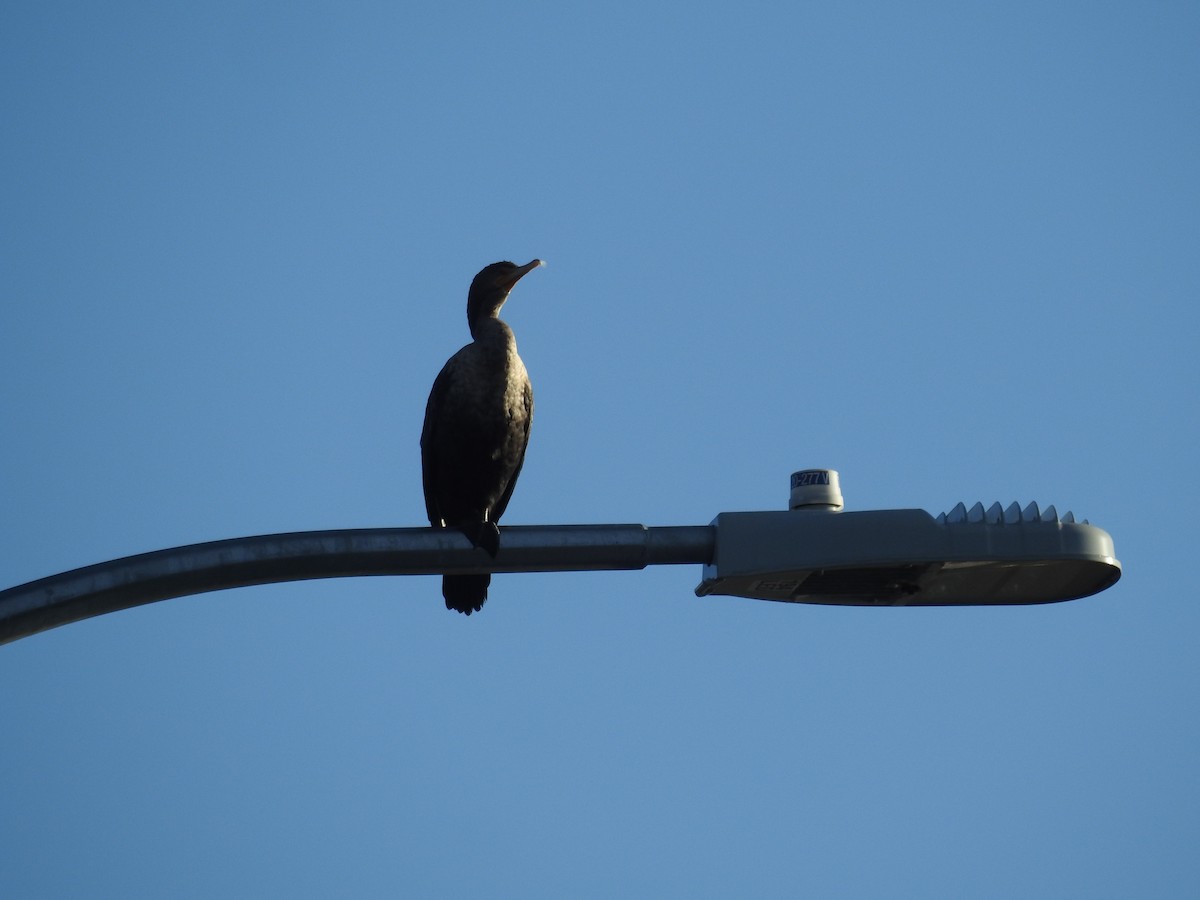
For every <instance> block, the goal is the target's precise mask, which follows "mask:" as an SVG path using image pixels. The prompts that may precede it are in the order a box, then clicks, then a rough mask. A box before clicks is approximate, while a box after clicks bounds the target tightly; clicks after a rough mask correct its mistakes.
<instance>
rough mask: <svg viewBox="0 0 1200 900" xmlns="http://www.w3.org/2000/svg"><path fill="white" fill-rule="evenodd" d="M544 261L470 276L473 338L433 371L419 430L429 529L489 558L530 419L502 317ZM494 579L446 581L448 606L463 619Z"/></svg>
mask: <svg viewBox="0 0 1200 900" xmlns="http://www.w3.org/2000/svg"><path fill="white" fill-rule="evenodd" d="M541 264H542V261H541V260H540V259H535V260H533V262H530V263H527V264H526V265H523V266H518V265H514V264H513V263H511V262H498V263H492V264H491V265H490V266H487V267H486V268H485V269H484V270H483V271H481V272H480V273H479V274H478V275H476V276H475V280H474V281H472V282H471V290H470V292H469V293H468V295H467V323H468V324H469V325H470V326H471V337H472V338H474V340H473V341H472V342H471V343H469V344H467V346H465V347H463V348H462V349H461V350H459V351H458V352H457V353H455V354H454V355H453V356H452V357H450V359H449V360H447V362H446V365H445V366H443V367H442V371H441V372H439V373H438V377H437V379H436V380H435V381H434V382H433V390H432V391H431V392H430V394H429V403H428V404H427V405H426V407H425V427H424V428H423V429H422V431H421V475H422V479H423V481H424V485H425V511H426V513H428V515H429V524H430V525H433V526H434V527H435V528H457V529H458V530H459V531H461V532H462V533H463V534H465V535H466V536H467V537H468V538H469V539H470V541H471V543H472V544H474V545H475V546H476V547H482V548H483V549H484V550H486V551H487V552H488V553H489V554H491V555H492V556H493V557H494V556H495V555H496V553H497V551H498V550H499V549H500V531H499V529H498V528H497V527H496V523H497V522H499V521H500V517H501V516H502V515H503V514H504V510H505V509H506V508H507V507H508V501H509V498H510V497H512V492H513V487H514V486H515V485H516V483H517V476H518V475H520V474H521V465H522V464H523V463H524V462H525V447H526V445H527V444H528V443H529V425H530V422H532V421H533V388H532V386H531V385H530V384H529V375H528V373H527V372H526V371H525V365H524V363H522V362H521V357H519V356H518V355H517V342H516V340H515V338H514V337H513V333H512V329H511V328H509V327H508V325H506V324H505V323H504V322H502V321H501V320H500V318H499V313H500V307H502V306H503V305H504V301H505V300H507V299H508V292H509V291H511V290H512V288H513V285H515V284H516V283H517V281H519V280H520V278H521V277H522V276H523V275H525V274H526V273H527V272H530V271H532V270H533V269H536V268H537V267H538V266H540V265H541ZM491 580H492V576H491V575H488V574H481V575H446V576H444V577H443V578H442V595H443V596H444V597H445V598H446V608H447V609H456V610H458V611H459V612H461V613H466V614H467V615H468V616H469V615H470V614H471V613H472V612H473V611H478V610H479V608H480V607H482V606H483V602H484V601H485V600H486V599H487V589H488V585H489V584H490V583H491Z"/></svg>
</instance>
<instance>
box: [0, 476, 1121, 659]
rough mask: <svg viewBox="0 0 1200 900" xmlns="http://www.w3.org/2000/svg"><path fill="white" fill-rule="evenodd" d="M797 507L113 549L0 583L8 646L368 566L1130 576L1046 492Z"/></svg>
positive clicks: (775, 583)
mask: <svg viewBox="0 0 1200 900" xmlns="http://www.w3.org/2000/svg"><path fill="white" fill-rule="evenodd" d="M791 507H792V508H791V509H789V510H786V511H778V512H731V513H721V514H720V515H718V516H717V517H716V519H714V520H713V522H712V524H710V525H687V526H668V527H646V526H644V525H554V526H528V525H526V526H507V527H504V528H503V529H502V534H503V537H502V540H501V542H500V552H499V554H498V555H497V556H496V558H495V559H492V558H491V557H489V556H488V555H487V554H486V553H485V552H484V551H482V550H479V549H478V548H475V547H472V546H471V544H470V542H469V541H468V540H467V539H466V538H465V537H464V536H463V535H462V534H460V533H459V532H458V531H456V530H454V529H434V528H367V529H348V530H338V531H307V532H297V533H293V534H275V535H255V536H251V537H243V538H233V539H230V540H223V541H213V542H210V543H204V544H192V545H189V546H186V547H175V548H172V549H169V550H157V551H154V552H151V553H143V554H139V555H137V556H130V557H125V558H123V559H116V560H110V561H108V562H103V563H98V564H96V565H92V566H86V567H84V568H82V569H74V570H72V571H69V572H63V573H61V574H58V575H51V576H49V577H47V578H42V579H39V580H38V581H32V582H29V583H28V584H23V585H18V586H17V587H12V588H8V589H7V590H3V591H0V643H6V642H8V641H14V640H18V639H19V638H23V637H27V636H29V635H32V634H36V633H38V632H41V631H46V630H48V629H50V628H55V627H57V626H59V625H66V624H68V623H71V622H77V621H80V620H81V619H86V618H90V617H92V616H97V615H103V614H104V613H109V612H116V611H117V610H121V609H128V608H130V607H134V606H140V605H143V604H146V603H152V602H155V601H157V600H166V599H170V598H172V597H182V596H186V595H190V594H200V593H204V592H206V591H215V590H223V589H228V588H234V587H245V586H248V585H254V584H268V583H273V582H284V581H299V580H304V579H312V578H344V577H354V576H364V575H436V574H446V573H468V572H562V571H585V570H618V569H644V568H645V567H646V566H650V565H681V564H699V565H701V566H703V570H702V580H701V582H700V585H699V586H698V587H697V588H696V594H697V595H698V596H707V595H710V594H724V595H731V596H739V597H751V598H755V599H761V600H780V601H785V602H793V603H823V604H840V605H849V606H973V605H992V604H1007V605H1016V604H1030V603H1051V602H1055V601H1060V600H1074V599H1077V598H1080V597H1086V596H1089V595H1090V594H1095V593H1097V592H1099V591H1102V590H1105V589H1106V588H1108V587H1111V586H1112V585H1113V584H1115V583H1116V582H1117V580H1118V579H1119V578H1120V577H1121V564H1120V563H1119V562H1118V561H1117V559H1116V558H1115V556H1114V550H1113V541H1112V538H1111V537H1110V536H1109V535H1108V533H1107V532H1105V531H1103V530H1102V529H1100V528H1097V527H1095V526H1093V525H1090V524H1089V523H1087V522H1082V523H1079V522H1076V521H1075V519H1074V517H1073V516H1072V515H1071V514H1070V513H1066V514H1065V515H1062V516H1059V515H1058V513H1057V512H1056V511H1055V509H1054V507H1053V506H1051V507H1047V508H1046V509H1045V510H1040V509H1039V508H1038V506H1037V504H1036V503H1031V504H1029V505H1028V506H1026V507H1024V508H1021V507H1020V506H1018V505H1017V504H1015V503H1014V504H1012V505H1011V506H1009V507H1008V508H1006V509H1005V508H1001V507H1000V505H999V504H993V505H992V506H991V507H990V508H988V509H985V508H984V507H983V505H982V504H978V503H977V504H975V506H973V507H972V508H971V509H969V510H968V509H967V508H966V507H965V505H964V504H961V503H960V504H959V505H958V506H956V507H955V508H954V509H953V510H951V511H950V512H949V513H944V514H942V515H939V516H937V517H936V518H935V517H934V516H931V515H930V514H929V513H927V512H925V511H924V510H920V509H889V510H868V511H863V512H844V511H843V510H842V498H841V492H840V489H839V486H838V476H837V472H834V471H832V470H827V469H816V470H814V469H809V470H804V471H802V472H797V473H795V474H794V475H793V476H792V498H791Z"/></svg>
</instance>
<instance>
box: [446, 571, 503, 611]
mask: <svg viewBox="0 0 1200 900" xmlns="http://www.w3.org/2000/svg"><path fill="white" fill-rule="evenodd" d="M491 583H492V576H491V575H489V574H487V573H486V572H484V573H483V574H481V575H445V576H443V577H442V596H443V597H445V598H446V609H456V610H458V611H459V612H460V613H466V614H467V615H468V616H469V615H470V614H471V613H473V612H479V610H480V608H481V607H482V606H483V604H484V601H486V600H487V589H488V585H489V584H491Z"/></svg>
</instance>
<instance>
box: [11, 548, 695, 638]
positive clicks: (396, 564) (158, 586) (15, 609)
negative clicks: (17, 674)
mask: <svg viewBox="0 0 1200 900" xmlns="http://www.w3.org/2000/svg"><path fill="white" fill-rule="evenodd" d="M715 542H716V531H715V529H714V528H713V527H712V526H711V525H684V526H667V527H650V528H648V527H646V526H645V525H549V526H547V525H533V526H521V525H516V526H508V527H505V528H503V529H502V531H501V540H500V553H499V554H498V555H497V557H496V558H495V559H494V560H493V559H491V558H490V557H489V556H488V555H487V554H486V553H485V552H484V551H483V550H479V549H477V548H475V547H472V546H471V544H470V542H469V541H468V540H467V539H466V538H465V537H464V536H463V535H462V534H460V533H459V532H457V531H454V530H452V529H433V528H362V529H350V530H341V531H302V532H295V533H292V534H269V535H255V536H253V537H243V538H234V539H231V540H224V541H213V542H211V543H204V544H191V545H189V546H186V547H175V548H172V549H169V550H157V551H154V552H152V553H142V554H139V555H137V556H128V557H125V558H124V559H115V560H111V561H109V562H103V563H98V564H96V565H94V566H87V567H85V568H82V569H74V570H72V571H70V572H63V573H61V574H59V575H51V576H49V577H48V578H42V579H40V580H38V581H31V582H29V583H28V584H22V585H18V586H17V587H13V588H8V589H7V590H4V591H0V643H7V642H9V641H15V640H18V639H19V638H23V637H27V636H29V635H32V634H37V633H38V632H40V631H46V630H48V629H50V628H55V627H57V626H59V625H66V624H69V623H71V622H78V621H80V620H81V619H87V618H90V617H91V616H98V615H103V614H104V613H110V612H116V611H118V610H122V609H129V608H130V607H133V606H141V605H143V604H146V603H153V602H155V601H157V600H168V599H170V598H172V597H183V596H187V595H189V594H200V593H204V592H206V591H217V590H224V589H227V588H236V587H246V586H248V585H254V584H267V583H271V582H281V581H300V580H304V579H312V578H349V577H355V576H363V575H433V574H442V573H447V572H449V573H457V572H569V571H580V570H589V569H607V570H616V569H644V568H645V567H646V566H651V565H688V564H697V563H698V564H700V565H708V564H709V563H711V562H712V559H713V552H714V547H715Z"/></svg>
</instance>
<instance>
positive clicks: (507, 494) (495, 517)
mask: <svg viewBox="0 0 1200 900" xmlns="http://www.w3.org/2000/svg"><path fill="white" fill-rule="evenodd" d="M524 400H525V433H524V434H523V435H521V455H520V456H518V457H517V465H516V468H514V469H513V473H512V477H511V478H509V479H508V484H507V485H506V486H505V488H504V493H503V494H501V495H500V499H499V500H497V501H496V505H495V506H493V507H492V514H491V516H489V519H490V521H492V522H498V521H500V517H501V516H502V515H504V510H506V509H508V501H509V500H510V499H511V498H512V493H513V488H514V487H516V486H517V476H518V475H520V474H521V466H523V465H525V448H526V447H528V446H529V427H530V425H532V424H533V387H532V386H531V385H530V384H529V382H528V381H527V382H525V391H524Z"/></svg>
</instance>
